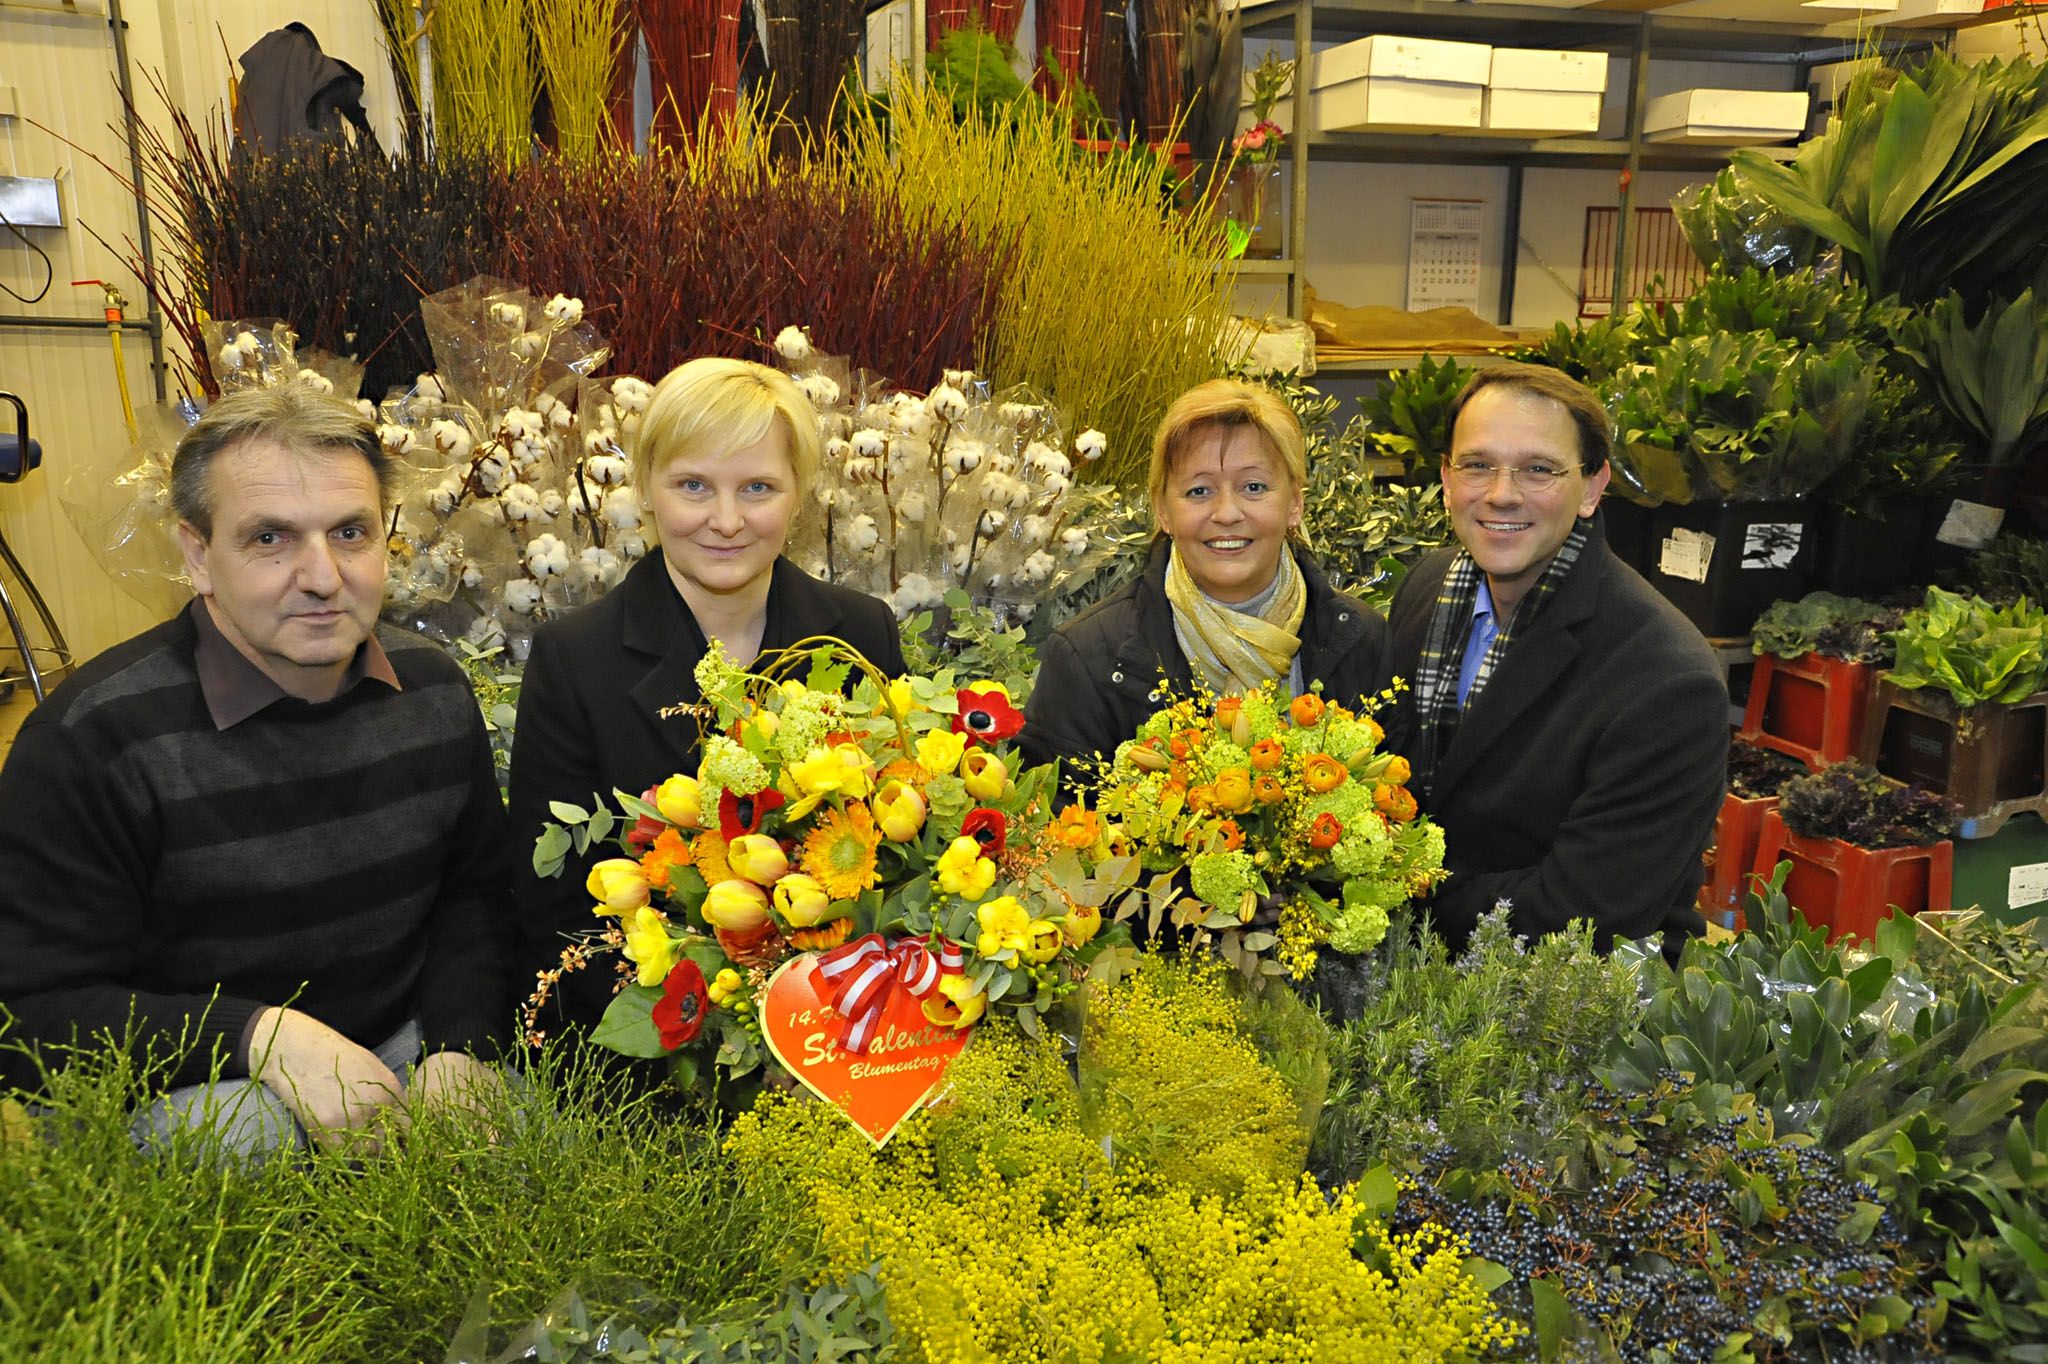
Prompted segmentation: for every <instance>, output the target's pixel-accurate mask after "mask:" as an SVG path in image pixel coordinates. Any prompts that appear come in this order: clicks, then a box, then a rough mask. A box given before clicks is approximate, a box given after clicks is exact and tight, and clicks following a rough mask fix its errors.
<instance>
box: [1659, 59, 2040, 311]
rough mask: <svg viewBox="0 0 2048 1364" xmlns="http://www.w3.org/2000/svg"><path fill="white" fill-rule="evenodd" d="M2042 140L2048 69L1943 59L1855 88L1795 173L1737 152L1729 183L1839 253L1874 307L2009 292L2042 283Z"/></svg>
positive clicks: (1791, 166) (1804, 151)
mask: <svg viewBox="0 0 2048 1364" xmlns="http://www.w3.org/2000/svg"><path fill="white" fill-rule="evenodd" d="M2044 142H2048V73H2044V71H2043V68H2041V67H2039V66H2036V65H2035V64H2034V63H2032V62H2030V61H2027V60H2024V59H2022V60H2018V61H2012V62H2002V61H1990V62H1980V63H1967V62H1964V61H1961V60H1959V59H1957V58H1955V57H1952V56H1950V55H1949V54H1947V53H1946V52H1943V51H1940V50H1938V49H1937V50H1935V51H1933V52H1931V53H1929V55H1928V56H1927V57H1926V58H1925V59H1924V60H1923V61H1922V62H1920V63H1919V64H1918V65H1917V66H1914V67H1912V68H1909V69H1905V70H1901V71H1898V72H1896V73H1895V74H1892V75H1888V76H1887V78H1886V79H1884V80H1859V81H1857V82H1855V83H1853V84H1852V85H1851V86H1850V88H1849V90H1848V91H1846V92H1845V93H1844V94H1843V96H1842V98H1841V99H1840V101H1839V102H1838V103H1837V104H1836V107H1835V117H1834V118H1833V119H1832V120H1831V121H1830V122H1829V124H1828V127H1827V130H1826V131H1825V132H1823V133H1822V134H1821V135H1820V136H1819V137H1815V138H1812V139H1810V140H1809V141H1807V142H1806V143H1804V144H1802V145H1801V147H1800V148H1799V152H1798V155H1797V156H1796V157H1795V158H1794V160H1792V161H1791V162H1790V163H1780V162H1777V161H1773V160H1772V159H1770V158H1769V157H1768V156H1766V155H1764V154H1763V153H1761V152H1756V151H1738V152H1736V153H1735V155H1734V158H1733V162H1734V164H1733V167H1732V172H1733V178H1734V180H1735V181H1736V183H1737V184H1738V185H1740V186H1741V187H1742V189H1744V190H1745V191H1747V193H1748V194H1749V195H1751V196H1754V199H1755V200H1758V201H1761V202H1762V203H1764V204H1766V205H1768V206H1769V207H1770V208H1771V209H1773V210H1775V213H1776V215H1777V216H1778V217H1779V218H1781V219H1785V220H1790V221H1791V222H1793V223H1796V224H1798V225H1799V226H1801V227H1803V228H1806V229H1807V230H1808V231H1810V232H1812V233H1814V234H1815V235H1816V236H1818V237H1820V238H1821V239H1823V240H1825V241H1828V242H1832V243H1834V244H1836V245H1838V246H1840V247H1841V249H1842V257H1843V263H1844V265H1845V267H1846V268H1847V269H1848V271H1849V272H1850V273H1851V274H1852V275H1853V276H1854V277H1855V278H1856V279H1857V281H1858V282H1860V283H1861V284H1862V285H1863V286H1864V287H1865V288H1867V289H1869V290H1870V292H1871V294H1872V295H1873V296H1877V297H1883V296H1886V295H1892V294H1896V295H1897V296H1898V297H1899V298H1900V299H1901V300H1903V301H1904V302H1906V303H1909V304H1924V303H1927V302H1930V301H1932V300H1933V299H1935V298H1937V297H1938V296H1940V295H1941V294H1942V293H1943V292H1944V291H1945V290H1947V289H1949V288H1951V287H1953V288H1955V289H1957V290H1959V291H1960V292H1961V293H1962V294H1963V295H1964V296H1965V297H1968V298H1972V299H1976V298H1983V297H1986V296H1988V295H1991V294H1996V293H2004V294H2007V295H2010V294H2011V293H2013V292H2015V291H2016V290H2017V289H2018V287H2019V286H2020V285H2021V284H2022V283H2024V282H2025V281H2026V280H2027V278H2028V277H2029V276H2031V275H2032V274H2033V272H2034V270H2035V268H2036V267H2037V266H2038V265H2039V264H2040V260H2041V254H2042V247H2043V243H2044V240H2048V237H2044V234H2048V176H2044V175H2043V174H2042V173H2041V172H2042V167H2043V165H2044V163H2048V145H2044ZM1716 235H1717V236H1718V235H1719V234H1718V233H1717V234H1716ZM1697 244H1698V243H1696V245H1697ZM1710 249H1711V248H1710ZM1706 258H1708V259H1712V258H1711V257H1706Z"/></svg>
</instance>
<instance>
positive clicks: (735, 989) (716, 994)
mask: <svg viewBox="0 0 2048 1364" xmlns="http://www.w3.org/2000/svg"><path fill="white" fill-rule="evenodd" d="M746 983H747V978H746V977H745V976H743V975H741V974H740V973H739V972H737V971H735V970H733V969H732V968H731V967H730V966H728V967H726V968H725V969H724V970H723V971H720V972H719V973H718V974H717V975H716V976H713V977H712V978H711V984H710V985H709V986H707V987H706V988H705V991H704V993H705V994H707V995H709V996H711V1002H712V1003H713V1004H716V1005H718V1006H719V1007H720V1008H723V1007H725V1002H726V1001H727V1000H729V999H731V998H732V997H733V996H734V995H736V994H738V993H739V992H740V987H741V986H743V985H745V984H746Z"/></svg>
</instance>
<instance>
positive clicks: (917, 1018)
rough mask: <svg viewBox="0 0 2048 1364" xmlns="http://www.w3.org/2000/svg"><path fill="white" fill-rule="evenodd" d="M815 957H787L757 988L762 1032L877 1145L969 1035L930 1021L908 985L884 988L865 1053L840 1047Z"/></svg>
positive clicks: (932, 1085)
mask: <svg viewBox="0 0 2048 1364" xmlns="http://www.w3.org/2000/svg"><path fill="white" fill-rule="evenodd" d="M817 963H818V959H817V957H815V956H801V957H792V958H791V959H790V960H788V961H786V962H784V963H783V964H782V966H781V968H780V969H779V970H777V971H776V973H775V974H774V975H773V976H771V977H769V979H768V988H767V989H766V990H764V991H762V992H761V1033H762V1035H763V1036H764V1037H765V1038H766V1039H767V1041H768V1050H769V1051H770V1052H771V1053H772V1054H773V1055H774V1057H775V1059H776V1060H777V1061H780V1062H781V1063H782V1068H783V1069H784V1070H786V1071H788V1072H789V1073H790V1074H792V1075H794V1076H796V1078H797V1079H799V1080H801V1081H802V1082H803V1083H804V1086H805V1087H806V1088H808V1089H809V1090H810V1091H811V1092H812V1093H814V1094H816V1095H817V1096H818V1097H819V1098H821V1099H823V1100H824V1101H825V1102H826V1103H829V1104H831V1105H832V1106H833V1107H835V1108H837V1109H838V1110H839V1111H840V1112H842V1113H844V1114H845V1115H846V1116H847V1119H848V1120H849V1121H851V1122H852V1123H853V1125H854V1126H855V1127H858V1128H859V1129H860V1130H861V1131H862V1132H864V1133H866V1134H867V1138H868V1140H869V1141H871V1142H873V1143H874V1144H875V1145H877V1146H880V1145H882V1144H883V1143H884V1142H886V1141H888V1140H889V1138H890V1137H892V1136H894V1135H895V1133H896V1129H897V1128H898V1127H900V1126H902V1125H903V1120H904V1119H905V1118H907V1117H909V1116H910V1115H911V1114H912V1113H915V1112H916V1111H917V1110H918V1109H919V1108H920V1107H922V1106H923V1105H924V1103H925V1101H926V1100H927V1099H929V1098H930V1097H931V1096H932V1093H933V1092H934V1091H935V1090H937V1089H938V1087H939V1082H940V1081H941V1080H942V1079H944V1078H945V1074H946V1067H947V1066H949V1065H951V1064H952V1063H953V1058H954V1057H956V1056H958V1055H959V1054H960V1049H961V1048H962V1047H965V1046H966V1045H967V1038H968V1033H967V1032H964V1031H955V1030H954V1029H952V1028H942V1027H939V1026H937V1025H936V1024H933V1023H931V1022H929V1021H928V1020H927V1019H926V1018H925V1016H924V1010H923V1008H922V1007H921V1006H920V1005H919V1003H918V1001H917V999H916V998H915V997H913V996H912V995H911V993H910V992H909V991H908V990H903V989H898V990H894V991H892V992H891V993H890V995H889V999H888V1002H887V1003H886V1004H885V1005H884V1006H883V1010H882V1020H881V1024H880V1026H878V1027H877V1028H876V1029H875V1032H874V1038H873V1040H872V1041H871V1042H870V1043H869V1044H868V1049H867V1054H866V1055H864V1056H856V1055H854V1054H853V1053H851V1052H848V1051H844V1050H842V1049H841V1048H840V1045H839V1037H840V1034H841V1032H842V1031H843V1030H844V1029H845V1027H846V1020H845V1019H843V1018H841V1017H840V1016H839V1014H838V1013H837V1012H836V1011H834V1009H833V1008H832V1006H831V1004H830V1003H829V1002H828V1000H829V999H830V991H828V990H823V989H820V988H819V987H820V986H821V985H822V984H823V982H821V981H820V980H819V979H818V975H817Z"/></svg>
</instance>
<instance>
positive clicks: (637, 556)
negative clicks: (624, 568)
mask: <svg viewBox="0 0 2048 1364" xmlns="http://www.w3.org/2000/svg"><path fill="white" fill-rule="evenodd" d="M612 548H613V549H616V550H617V551H618V552H619V557H620V558H621V559H624V560H625V561H626V562H627V563H629V564H630V563H637V562H639V561H640V560H641V559H644V558H646V557H647V538H646V537H645V536H643V535H641V534H640V533H639V532H638V531H630V530H629V531H627V532H626V533H625V534H624V535H621V536H620V537H619V538H618V540H617V541H616V542H614V543H613V545H612Z"/></svg>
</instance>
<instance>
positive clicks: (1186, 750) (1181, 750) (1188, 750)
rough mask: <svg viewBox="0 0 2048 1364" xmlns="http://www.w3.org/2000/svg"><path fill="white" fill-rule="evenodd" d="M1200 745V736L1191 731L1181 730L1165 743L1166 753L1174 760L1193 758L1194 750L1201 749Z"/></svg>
mask: <svg viewBox="0 0 2048 1364" xmlns="http://www.w3.org/2000/svg"><path fill="white" fill-rule="evenodd" d="M1201 743H1202V736H1201V735H1199V734H1197V733H1195V731H1193V730H1192V729H1183V730H1180V731H1178V732H1177V733H1176V734H1175V735H1174V736H1173V737H1172V738H1171V739H1168V740H1167V741H1166V751H1167V752H1168V753H1171V754H1172V755H1173V756H1174V757H1176V758H1180V759H1183V760H1185V759H1187V758H1190V757H1193V756H1194V752H1195V750H1196V749H1197V748H1199V747H1201Z"/></svg>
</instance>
